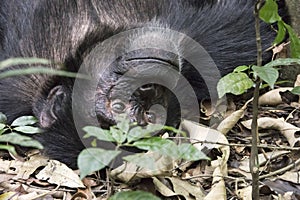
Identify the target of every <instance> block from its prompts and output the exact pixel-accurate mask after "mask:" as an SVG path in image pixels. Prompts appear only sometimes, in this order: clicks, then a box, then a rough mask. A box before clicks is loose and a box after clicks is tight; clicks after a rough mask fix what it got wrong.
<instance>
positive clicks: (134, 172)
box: [111, 152, 174, 183]
mask: <svg viewBox="0 0 300 200" xmlns="http://www.w3.org/2000/svg"><path fill="white" fill-rule="evenodd" d="M146 154H151V156H152V157H153V158H154V160H155V170H150V169H146V168H141V167H138V166H137V165H136V164H133V163H128V162H127V163H125V164H123V165H121V166H120V167H118V168H116V169H114V170H112V171H111V176H112V177H114V178H116V179H119V180H121V181H123V182H126V183H128V182H131V181H135V180H136V179H140V178H149V177H153V176H166V175H170V171H171V170H172V169H173V168H174V160H173V159H172V158H169V157H166V156H162V155H160V154H158V153H155V152H147V153H146Z"/></svg>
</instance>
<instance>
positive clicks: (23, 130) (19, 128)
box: [13, 126, 43, 134]
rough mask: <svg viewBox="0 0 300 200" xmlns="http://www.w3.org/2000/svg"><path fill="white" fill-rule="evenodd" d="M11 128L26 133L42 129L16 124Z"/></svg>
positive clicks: (40, 131) (33, 132) (38, 131)
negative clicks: (16, 125)
mask: <svg viewBox="0 0 300 200" xmlns="http://www.w3.org/2000/svg"><path fill="white" fill-rule="evenodd" d="M13 130H15V131H18V132H21V133H27V134H35V133H42V132H43V130H42V129H40V128H38V127H32V126H18V127H15V128H13Z"/></svg>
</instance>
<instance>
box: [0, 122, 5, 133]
mask: <svg viewBox="0 0 300 200" xmlns="http://www.w3.org/2000/svg"><path fill="white" fill-rule="evenodd" d="M5 127H6V125H5V124H2V123H0V131H2V130H3V129H4V128H5Z"/></svg>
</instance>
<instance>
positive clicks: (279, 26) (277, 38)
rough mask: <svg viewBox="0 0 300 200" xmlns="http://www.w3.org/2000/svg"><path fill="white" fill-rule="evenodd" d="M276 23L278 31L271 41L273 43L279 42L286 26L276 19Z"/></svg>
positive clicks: (283, 35) (284, 33)
mask: <svg viewBox="0 0 300 200" xmlns="http://www.w3.org/2000/svg"><path fill="white" fill-rule="evenodd" d="M277 25H278V31H277V35H276V38H275V40H274V42H273V44H274V45H277V44H279V43H281V42H282V41H283V40H284V38H285V35H286V28H285V26H284V22H283V21H278V23H277Z"/></svg>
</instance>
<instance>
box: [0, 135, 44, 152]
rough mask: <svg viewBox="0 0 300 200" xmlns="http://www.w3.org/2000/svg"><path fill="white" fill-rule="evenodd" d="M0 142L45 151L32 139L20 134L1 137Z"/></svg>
mask: <svg viewBox="0 0 300 200" xmlns="http://www.w3.org/2000/svg"><path fill="white" fill-rule="evenodd" d="M0 142H8V143H11V144H17V145H21V146H23V147H34V148H37V149H43V145H42V144H41V143H39V142H38V141H36V140H34V139H32V138H31V137H28V136H24V135H20V134H18V133H14V132H13V133H9V134H4V135H0Z"/></svg>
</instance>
